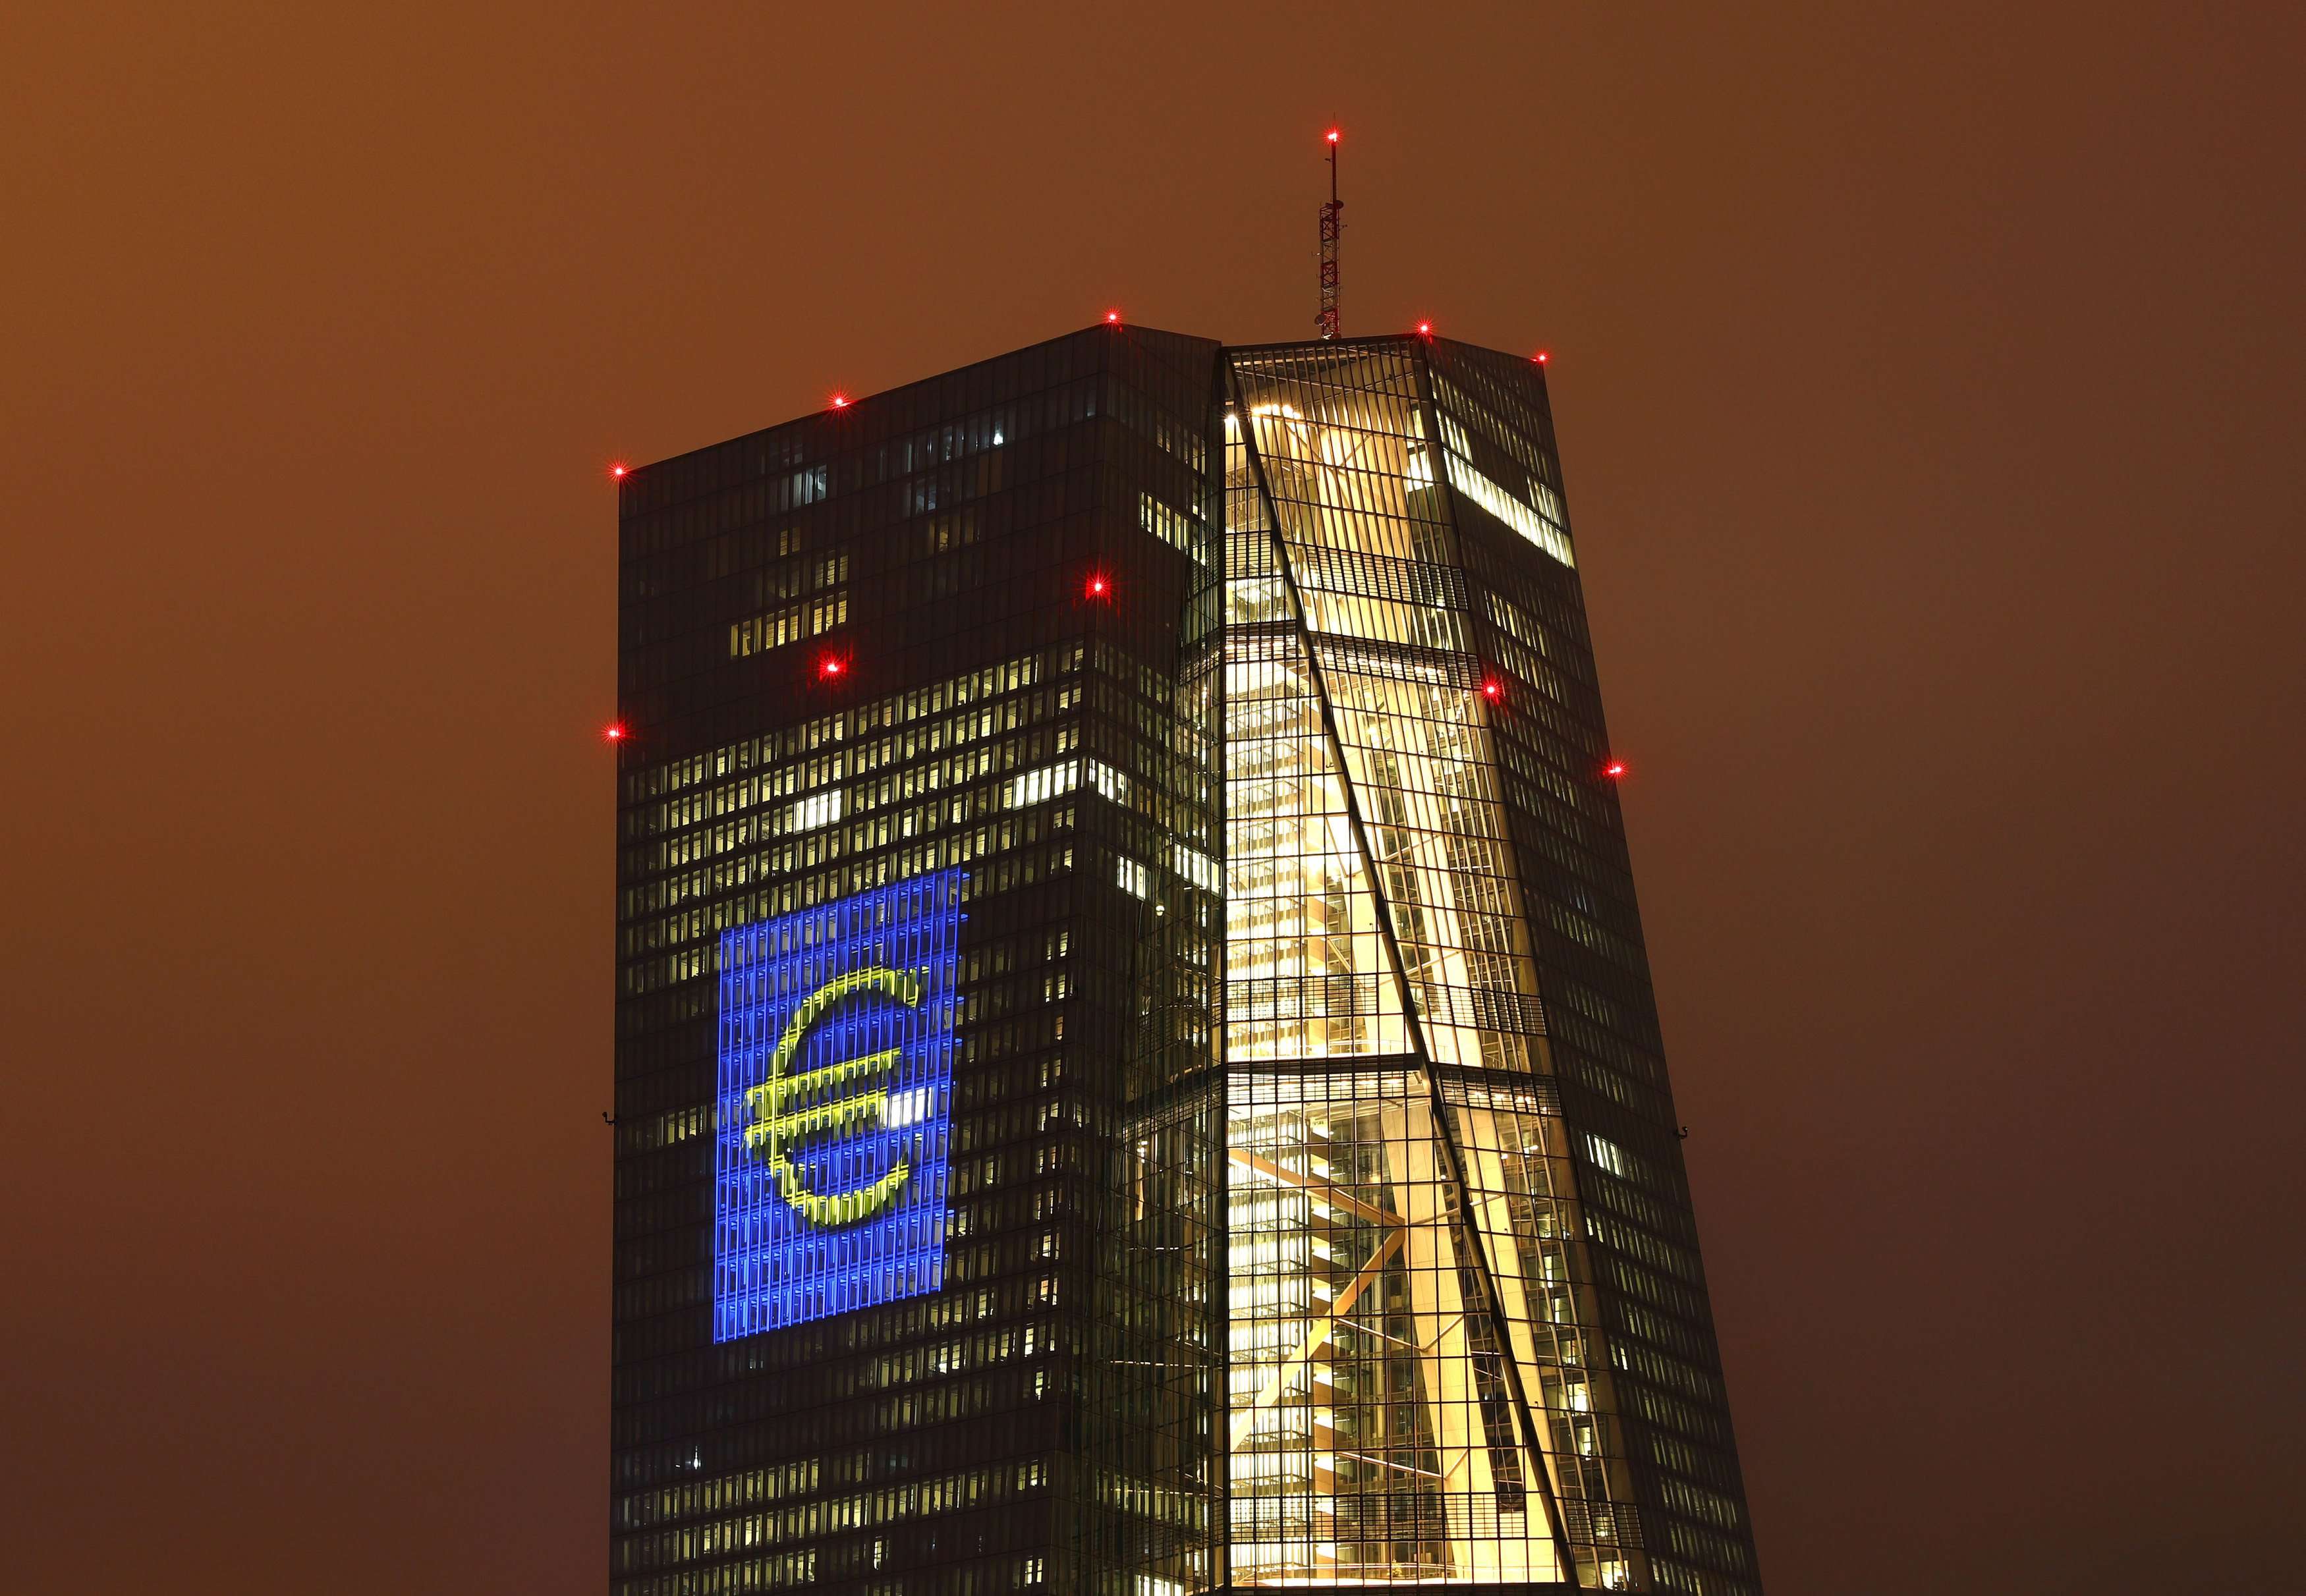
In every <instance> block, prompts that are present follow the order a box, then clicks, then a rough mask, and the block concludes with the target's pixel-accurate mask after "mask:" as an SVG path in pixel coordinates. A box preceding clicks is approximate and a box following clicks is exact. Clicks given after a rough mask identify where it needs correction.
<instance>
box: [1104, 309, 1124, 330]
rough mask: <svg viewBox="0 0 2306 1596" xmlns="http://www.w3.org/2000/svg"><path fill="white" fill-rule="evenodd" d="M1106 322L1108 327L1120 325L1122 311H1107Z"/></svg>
mask: <svg viewBox="0 0 2306 1596" xmlns="http://www.w3.org/2000/svg"><path fill="white" fill-rule="evenodd" d="M1105 324H1106V326H1107V327H1119V326H1120V325H1121V312H1119V311H1107V312H1106V313H1105Z"/></svg>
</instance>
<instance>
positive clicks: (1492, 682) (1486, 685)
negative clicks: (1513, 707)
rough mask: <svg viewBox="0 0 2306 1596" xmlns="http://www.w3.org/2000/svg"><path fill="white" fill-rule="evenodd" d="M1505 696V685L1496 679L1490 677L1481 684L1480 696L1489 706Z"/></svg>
mask: <svg viewBox="0 0 2306 1596" xmlns="http://www.w3.org/2000/svg"><path fill="white" fill-rule="evenodd" d="M1504 696H1506V688H1505V684H1504V683H1503V682H1501V681H1499V679H1497V678H1496V677H1494V676H1493V677H1490V679H1488V680H1486V681H1484V682H1483V683H1482V697H1484V698H1486V699H1488V700H1489V701H1490V703H1491V704H1495V703H1496V702H1497V701H1498V700H1499V699H1500V698H1502V697H1504Z"/></svg>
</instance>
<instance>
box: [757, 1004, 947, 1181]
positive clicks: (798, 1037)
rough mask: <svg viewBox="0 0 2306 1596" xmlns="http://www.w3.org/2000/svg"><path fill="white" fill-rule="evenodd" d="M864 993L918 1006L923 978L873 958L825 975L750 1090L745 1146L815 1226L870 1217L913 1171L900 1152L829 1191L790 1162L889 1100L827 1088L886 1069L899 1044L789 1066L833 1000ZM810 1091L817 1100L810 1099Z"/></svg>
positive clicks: (880, 1093) (880, 1092) (879, 1091)
mask: <svg viewBox="0 0 2306 1596" xmlns="http://www.w3.org/2000/svg"><path fill="white" fill-rule="evenodd" d="M860 992H879V993H884V994H887V995H888V996H891V997H893V998H895V999H896V1000H897V1001H898V1002H899V1003H905V1004H908V1005H910V1006H912V1007H916V1008H918V1006H919V1004H920V1001H921V984H920V982H919V980H918V979H917V978H916V977H912V976H910V975H908V974H907V973H905V972H904V971H903V970H896V969H884V968H882V967H880V966H877V965H876V966H875V967H874V968H872V969H859V970H851V971H850V973H849V974H847V975H845V976H841V977H836V978H835V979H833V980H830V981H827V982H826V983H825V984H824V986H820V987H818V988H817V989H816V991H815V992H812V993H810V994H808V995H807V997H805V998H803V999H802V1000H801V1004H800V1007H799V1008H798V1009H795V1010H794V1011H793V1017H792V1021H791V1023H790V1024H789V1025H787V1026H786V1027H785V1033H784V1035H783V1037H781V1038H780V1039H779V1040H778V1042H777V1050H776V1052H775V1053H774V1054H772V1055H771V1056H770V1059H769V1078H768V1079H767V1080H764V1081H763V1082H762V1083H761V1084H760V1085H758V1086H756V1087H755V1088H752V1090H750V1091H748V1092H747V1093H746V1094H745V1104H746V1106H747V1107H748V1108H749V1109H751V1110H752V1114H753V1122H752V1123H751V1124H749V1125H747V1126H746V1127H745V1146H746V1148H747V1149H748V1150H750V1151H752V1152H754V1153H756V1154H757V1155H758V1156H760V1158H761V1161H762V1162H763V1163H764V1164H766V1165H768V1166H769V1174H770V1176H771V1178H773V1180H774V1181H775V1182H776V1183H777V1190H778V1191H779V1192H780V1193H781V1195H782V1196H783V1198H784V1199H785V1201H787V1202H789V1203H790V1204H791V1205H792V1206H793V1208H794V1209H795V1210H796V1211H798V1212H799V1214H800V1216H802V1217H803V1218H805V1219H809V1220H812V1221H814V1222H815V1223H816V1224H818V1225H854V1224H856V1223H857V1222H858V1220H860V1219H868V1218H870V1217H872V1216H874V1215H875V1214H877V1213H879V1212H880V1211H881V1210H882V1209H883V1208H886V1207H887V1206H888V1203H889V1199H891V1198H893V1197H894V1196H896V1195H897V1192H898V1191H899V1190H900V1189H901V1188H902V1187H903V1185H904V1183H905V1182H906V1180H907V1179H908V1178H909V1177H910V1175H911V1174H912V1166H911V1165H910V1164H908V1163H907V1162H906V1161H905V1160H904V1159H903V1158H901V1157H900V1158H899V1159H898V1160H897V1166H896V1167H895V1168H894V1169H892V1170H891V1171H890V1172H889V1173H888V1174H884V1175H883V1176H882V1177H881V1178H880V1179H879V1180H877V1181H875V1182H873V1183H872V1184H871V1185H869V1186H860V1187H858V1189H857V1190H856V1191H840V1192H834V1193H832V1194H829V1195H828V1194H826V1193H824V1192H817V1191H810V1190H809V1189H808V1183H807V1181H806V1180H804V1179H803V1178H802V1175H801V1171H800V1167H799V1165H796V1164H795V1163H794V1162H793V1157H792V1155H793V1149H794V1148H796V1147H798V1146H799V1144H800V1143H801V1142H802V1141H804V1140H806V1139H807V1138H809V1137H812V1136H821V1135H824V1133H826V1132H827V1131H843V1130H847V1129H848V1128H849V1127H850V1126H851V1125H854V1124H856V1123H858V1122H859V1121H862V1120H867V1119H870V1118H871V1117H872V1116H873V1115H875V1114H879V1113H881V1112H882V1111H883V1110H884V1109H885V1108H887V1107H888V1105H889V1094H888V1092H887V1091H886V1090H885V1089H884V1088H875V1089H874V1090H872V1091H869V1092H859V1093H858V1094H857V1095H856V1096H854V1097H833V1098H831V1099H826V1098H825V1097H824V1094H825V1093H827V1092H830V1091H832V1090H833V1089H834V1088H837V1087H841V1086H844V1085H846V1084H847V1083H848V1082H850V1081H851V1080H856V1079H858V1077H859V1076H864V1075H879V1074H884V1073H885V1072H886V1071H888V1070H889V1069H890V1068H891V1067H892V1066H893V1065H894V1064H895V1063H896V1062H897V1055H898V1054H899V1053H900V1051H901V1049H898V1048H895V1047H891V1048H888V1049H885V1050H884V1051H883V1052H880V1053H868V1054H866V1055H865V1056H864V1057H863V1058H852V1059H844V1060H842V1061H841V1063H837V1064H827V1065H826V1066H825V1067H824V1068H823V1069H821V1070H808V1071H803V1072H802V1073H800V1074H799V1075H795V1074H791V1073H790V1072H789V1071H790V1070H791V1068H792V1062H793V1060H794V1059H795V1058H797V1057H798V1056H799V1054H800V1045H801V1043H802V1041H803V1040H804V1039H805V1038H806V1037H807V1035H808V1028H809V1027H810V1026H812V1025H815V1024H816V1022H817V1020H819V1019H820V1018H821V1017H822V1016H823V1015H824V1011H826V1010H828V1009H830V1008H832V1007H833V1005H834V1004H835V1003H839V1002H841V1000H842V999H843V998H846V997H849V996H851V995H853V994H857V993H860ZM812 1098H814V1099H816V1101H814V1102H811V1101H810V1099H812Z"/></svg>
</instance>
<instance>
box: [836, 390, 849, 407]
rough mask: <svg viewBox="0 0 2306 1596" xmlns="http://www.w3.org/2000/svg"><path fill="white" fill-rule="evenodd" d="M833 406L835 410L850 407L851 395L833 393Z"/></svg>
mask: <svg viewBox="0 0 2306 1596" xmlns="http://www.w3.org/2000/svg"><path fill="white" fill-rule="evenodd" d="M833 408H834V409H835V410H846V409H848V408H849V396H848V395H847V394H835V395H833Z"/></svg>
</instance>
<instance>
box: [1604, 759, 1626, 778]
mask: <svg viewBox="0 0 2306 1596" xmlns="http://www.w3.org/2000/svg"><path fill="white" fill-rule="evenodd" d="M1601 773H1602V774H1603V775H1605V776H1607V777H1609V778H1610V781H1616V780H1617V779H1618V777H1620V776H1622V775H1624V774H1625V773H1626V762H1625V761H1624V760H1622V759H1612V760H1611V761H1610V763H1609V764H1605V765H1603V766H1602V767H1601Z"/></svg>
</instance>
